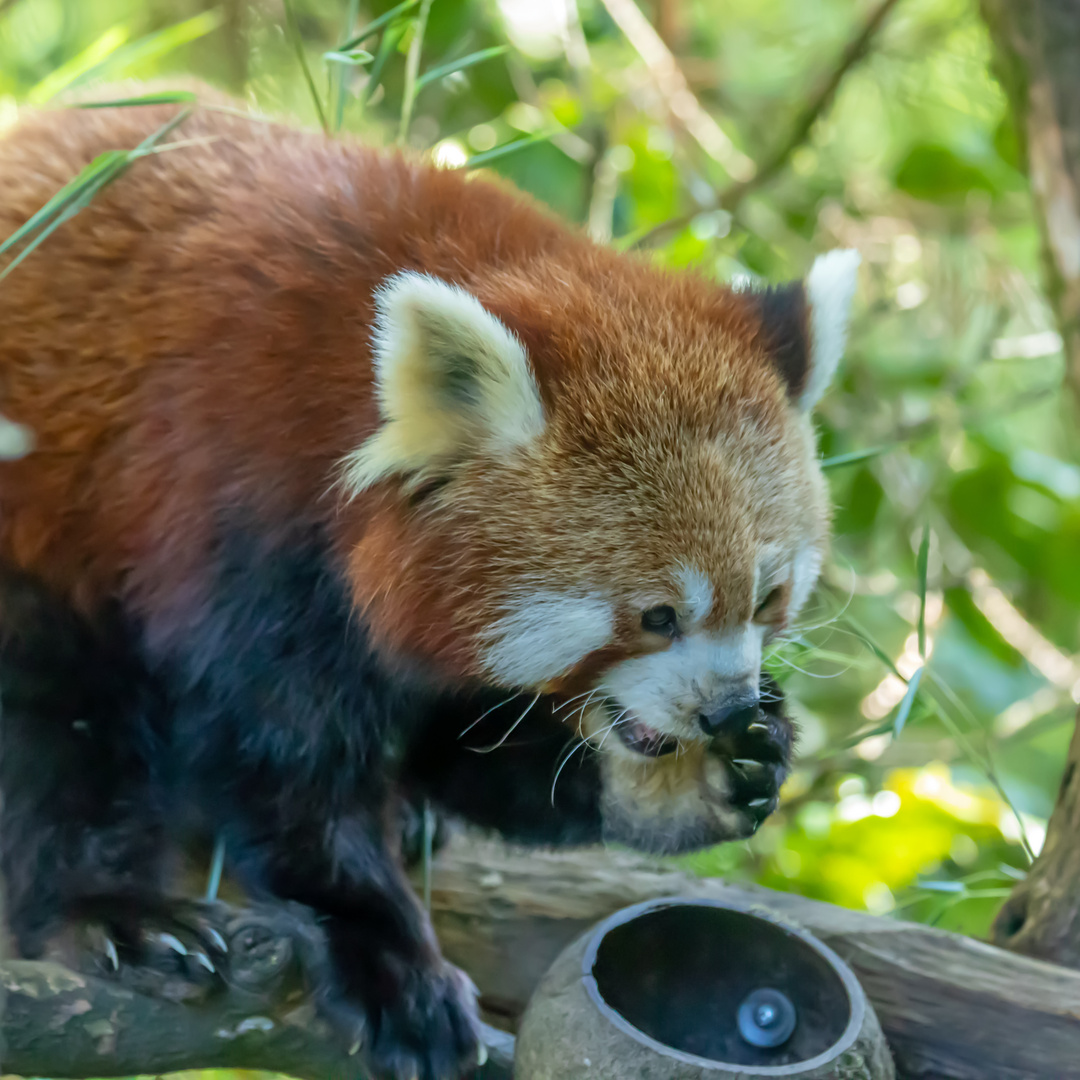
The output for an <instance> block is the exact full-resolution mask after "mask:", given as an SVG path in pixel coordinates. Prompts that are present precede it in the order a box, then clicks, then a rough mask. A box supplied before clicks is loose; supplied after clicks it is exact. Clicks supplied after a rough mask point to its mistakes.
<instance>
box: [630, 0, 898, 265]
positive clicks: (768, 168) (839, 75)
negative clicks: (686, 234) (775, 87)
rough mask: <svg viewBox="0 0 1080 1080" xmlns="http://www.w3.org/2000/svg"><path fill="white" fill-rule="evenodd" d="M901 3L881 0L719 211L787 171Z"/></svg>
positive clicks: (688, 217)
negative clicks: (781, 136)
mask: <svg viewBox="0 0 1080 1080" xmlns="http://www.w3.org/2000/svg"><path fill="white" fill-rule="evenodd" d="M898 2H899V0H880V2H879V3H878V5H877V7H876V8H874V10H873V11H872V12H871V13H870V16H869V18H868V19H867V20H866V22H865V23H864V24H863V27H862V29H861V30H860V31H859V33H858V34H857V35H856V36H855V37H854V38H853V39H852V40H851V41H850V42H849V43H848V45H847V47H846V48H845V49H844V51H843V52H842V53H841V54H840V58H839V60H838V61H837V63H836V64H835V65H834V66H833V68H832V70H831V72H830V73H829V74H828V75H827V76H826V77H825V78H824V79H823V80H822V82H821V85H820V86H819V87H818V90H817V92H816V93H815V94H814V95H813V96H812V97H811V98H810V100H809V101H808V102H807V103H806V105H805V106H804V107H803V108H802V109H801V110H800V111H799V113H798V115H797V116H796V117H795V120H794V122H793V123H792V125H791V129H790V131H789V132H788V135H787V138H786V139H785V140H784V141H783V142H782V143H781V144H780V145H779V146H777V147H776V149H775V150H774V151H773V152H772V153H771V154H769V156H768V157H766V158H765V161H764V163H763V164H762V165H760V166H759V167H758V168H757V171H756V172H755V173H754V174H753V175H752V176H750V177H748V178H747V179H745V180H742V181H739V182H737V183H734V184H731V185H730V186H729V187H727V188H725V189H724V190H723V191H722V192H721V193H720V199H719V209H721V210H728V211H733V210H734V209H735V208H736V207H737V206H738V205H739V203H740V202H742V200H743V199H744V198H745V197H746V196H747V195H749V194H750V193H751V192H753V191H756V190H758V189H759V188H761V187H763V186H764V185H765V184H767V183H768V182H769V181H770V180H772V179H773V177H775V176H776V174H777V173H779V172H780V171H781V169H783V168H784V166H785V165H786V164H787V163H788V161H789V160H790V158H791V155H792V154H793V153H794V152H795V151H796V150H798V149H799V147H800V146H802V145H803V144H804V143H805V142H806V141H807V139H808V138H809V136H810V132H811V131H812V130H813V127H814V124H815V123H817V121H818V119H819V118H820V117H821V115H822V114H823V113H824V112H825V110H826V109H827V108H828V107H829V105H830V104H831V103H832V100H833V98H834V97H835V96H836V91H837V90H838V89H839V88H840V84H841V83H842V82H843V81H844V76H845V75H847V73H848V72H849V71H850V70H851V69H852V68H853V67H855V65H856V64H858V63H859V61H861V60H862V59H863V58H864V57H865V56H866V55H867V53H869V52H870V49H871V46H872V45H873V42H874V39H875V38H876V37H877V34H878V31H879V30H880V29H881V26H882V24H883V23H884V22H885V18H886V16H888V14H889V12H890V11H892V9H893V8H894V7H896V5H897V3H898ZM700 213H702V210H701V209H698V210H694V211H692V212H689V213H686V214H680V215H678V216H677V217H673V218H670V219H669V220H667V221H664V222H661V223H660V224H659V225H655V226H654V227H653V228H651V229H650V230H649V231H648V232H647V233H645V234H644V235H642V236H640V237H638V239H637V240H636V242H635V243H634V247H645V246H648V245H649V244H650V243H652V242H653V241H655V240H656V239H657V238H658V237H659V236H662V235H664V234H666V233H669V232H671V231H673V230H675V229H682V228H685V227H686V226H687V225H689V224H690V222H691V221H693V219H694V218H695V217H697V215H698V214H700Z"/></svg>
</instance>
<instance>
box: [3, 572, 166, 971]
mask: <svg viewBox="0 0 1080 1080" xmlns="http://www.w3.org/2000/svg"><path fill="white" fill-rule="evenodd" d="M133 638H134V635H133V632H132V628H131V626H130V625H129V624H127V623H126V622H125V621H124V620H123V619H122V618H121V616H120V614H119V612H118V611H115V610H111V611H105V612H102V613H101V614H100V616H99V618H98V619H97V620H96V621H93V622H91V621H90V620H87V619H84V618H82V617H80V616H78V615H76V614H75V612H74V611H72V610H71V609H70V608H69V607H67V606H66V605H65V604H63V603H62V602H60V601H59V600H57V599H56V598H55V597H54V596H53V595H52V594H51V593H50V592H49V591H48V590H47V589H46V588H45V587H44V586H43V585H42V584H41V582H39V581H37V580H36V579H34V578H32V577H30V576H29V575H27V574H24V573H21V572H18V571H15V570H12V569H10V568H2V569H0V694H2V704H3V716H2V722H0V790H2V792H3V809H2V812H0V867H2V872H3V875H4V879H5V883H6V887H7V898H8V920H9V928H10V930H11V932H12V934H13V937H14V938H15V941H16V945H17V948H18V949H19V951H20V953H21V954H22V955H23V956H28V957H33V956H37V955H40V954H41V952H42V951H43V950H44V948H45V947H46V942H47V939H48V937H49V935H50V933H52V932H54V931H55V930H56V929H57V926H58V924H59V923H60V922H61V921H62V920H63V919H64V918H65V917H66V915H67V912H68V909H69V908H70V906H71V904H72V902H73V900H74V899H75V898H76V897H77V896H79V895H80V894H81V893H83V892H85V891H95V892H100V891H108V890H110V889H113V888H115V889H117V890H121V891H122V890H123V889H125V888H128V887H130V886H131V885H133V884H135V883H139V885H140V886H147V885H150V886H151V887H153V886H154V883H155V882H159V884H158V886H157V887H159V888H160V877H161V874H162V870H163V863H164V859H163V853H164V850H165V843H164V829H163V817H164V805H163V802H164V796H163V790H162V785H161V784H160V782H159V779H158V777H157V776H156V775H155V772H154V767H153V762H154V760H155V759H158V758H160V757H161V756H162V755H161V752H160V743H161V734H162V731H161V725H162V723H163V720H164V716H165V713H166V704H165V700H164V697H163V695H162V693H161V688H160V686H158V685H157V684H156V683H155V681H154V680H152V679H151V678H150V677H149V676H148V675H147V673H146V671H145V669H144V668H143V667H142V665H141V664H140V663H139V660H138V657H137V654H136V652H135V650H134V645H133Z"/></svg>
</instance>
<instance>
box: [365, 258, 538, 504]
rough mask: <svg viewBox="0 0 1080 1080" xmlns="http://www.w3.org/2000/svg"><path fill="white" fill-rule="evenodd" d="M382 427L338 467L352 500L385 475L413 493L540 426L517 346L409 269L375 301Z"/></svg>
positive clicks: (447, 288) (457, 295) (439, 284)
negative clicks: (396, 478)
mask: <svg viewBox="0 0 1080 1080" xmlns="http://www.w3.org/2000/svg"><path fill="white" fill-rule="evenodd" d="M375 305H376V313H377V314H376V320H375V331H374V335H373V341H374V358H375V380H376V390H377V393H378V398H379V411H380V414H381V416H382V419H383V424H382V426H381V427H380V428H379V430H378V432H376V434H375V435H373V436H372V437H371V438H370V439H368V441H367V442H365V443H364V444H363V446H361V447H360V448H359V449H358V450H356V451H354V452H353V453H352V454H350V455H349V457H348V458H347V459H346V460H345V463H344V469H345V474H344V482H345V485H346V487H347V488H348V489H349V490H350V491H351V492H352V493H354V494H355V493H356V492H359V491H361V490H363V489H364V488H366V487H369V486H370V485H371V484H373V483H375V482H376V481H377V480H381V479H383V478H385V477H387V476H391V475H401V476H403V477H407V478H408V483H410V484H411V485H416V484H419V483H422V482H423V481H425V480H427V479H430V478H432V477H433V476H437V475H438V474H439V473H440V472H441V470H443V469H445V468H446V467H447V466H448V465H451V464H453V463H455V462H458V461H461V460H464V459H465V458H467V457H471V456H476V455H482V454H487V455H492V456H498V455H504V454H506V453H508V452H510V451H512V450H514V449H517V448H518V447H521V446H524V445H527V444H528V443H530V442H532V441H533V440H534V439H536V438H537V437H538V436H539V435H540V433H541V432H542V431H543V428H544V413H543V408H542V406H541V403H540V392H539V390H538V389H537V386H536V380H535V379H534V377H533V374H532V371H531V369H530V367H529V361H528V358H527V357H526V355H525V349H524V346H523V345H522V344H521V342H520V341H519V340H518V339H517V338H516V337H514V335H513V334H511V333H510V331H509V330H508V329H507V328H506V327H505V326H504V325H503V323H501V322H500V321H499V320H498V319H497V318H495V316H494V315H492V314H491V313H490V312H488V311H486V310H485V309H484V307H483V306H482V305H481V304H480V301H479V300H477V299H476V297H475V296H473V295H471V294H470V293H467V292H466V291H465V290H464V289H461V288H458V287H457V286H456V285H449V284H447V283H446V282H445V281H440V280H438V279H437V278H433V277H429V276H428V275H427V274H417V273H413V272H411V271H407V272H404V273H400V274H397V275H395V276H394V277H392V278H389V279H388V280H387V281H386V282H385V284H384V285H383V286H382V288H380V289H379V291H378V292H377V293H376V296H375Z"/></svg>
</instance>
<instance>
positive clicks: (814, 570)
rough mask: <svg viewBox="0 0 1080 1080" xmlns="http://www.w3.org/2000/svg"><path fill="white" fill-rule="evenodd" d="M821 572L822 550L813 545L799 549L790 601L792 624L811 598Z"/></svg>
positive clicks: (789, 608)
mask: <svg viewBox="0 0 1080 1080" xmlns="http://www.w3.org/2000/svg"><path fill="white" fill-rule="evenodd" d="M820 572H821V550H820V548H818V547H816V546H815V545H813V544H807V545H806V546H805V547H802V548H800V549H799V552H798V554H797V555H796V556H795V563H794V566H793V567H792V575H791V597H790V599H789V600H788V621H789V622H791V621H793V620H794V619H795V617H796V616H797V615H798V614H799V612H800V611H801V610H802V606H803V604H805V603H806V601H807V600H808V599H809V598H810V594H811V593H812V592H813V591H814V586H815V585H816V584H817V579H818V574H819V573H820Z"/></svg>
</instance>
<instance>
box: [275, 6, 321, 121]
mask: <svg viewBox="0 0 1080 1080" xmlns="http://www.w3.org/2000/svg"><path fill="white" fill-rule="evenodd" d="M284 4H285V22H286V24H287V26H288V37H289V40H290V41H292V45H293V50H294V51H295V52H296V59H297V60H299V61H300V70H301V71H302V72H303V74H304V82H306V83H307V88H308V92H309V93H310V94H311V100H312V102H313V103H314V105H315V113H316V115H317V116H318V118H319V126H320V127H321V128H322V129H323V131H325V132H326V133H327V134H329V133H330V125H329V124H327V122H326V110H325V109H323V103H322V100H321V99H320V97H319V91H318V90H317V89H316V88H315V79H314V78H313V77H312V74H311V68H310V67H309V66H308V62H307V55H306V54H305V52H304V39H303V38H302V37H301V36H300V26H299V24H298V23H297V21H296V12H295V11H294V10H293V6H292V0H284Z"/></svg>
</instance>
